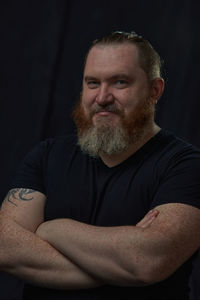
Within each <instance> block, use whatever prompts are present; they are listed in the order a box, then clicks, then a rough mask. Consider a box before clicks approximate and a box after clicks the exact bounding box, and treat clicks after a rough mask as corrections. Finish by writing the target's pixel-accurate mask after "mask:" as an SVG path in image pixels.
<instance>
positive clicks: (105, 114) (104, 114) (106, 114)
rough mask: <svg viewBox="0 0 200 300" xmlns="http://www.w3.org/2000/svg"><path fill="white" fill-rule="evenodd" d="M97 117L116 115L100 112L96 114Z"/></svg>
mask: <svg viewBox="0 0 200 300" xmlns="http://www.w3.org/2000/svg"><path fill="white" fill-rule="evenodd" d="M95 115H98V116H110V115H115V113H113V112H111V111H99V112H97V113H95Z"/></svg>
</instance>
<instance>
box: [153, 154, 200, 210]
mask: <svg viewBox="0 0 200 300" xmlns="http://www.w3.org/2000/svg"><path fill="white" fill-rule="evenodd" d="M167 203H183V204H188V205H192V206H195V207H197V208H200V154H199V153H197V154H192V155H189V156H188V157H187V156H186V157H184V156H183V157H179V158H176V160H174V161H173V162H172V163H170V164H169V165H168V167H167V170H165V171H164V172H163V174H162V176H161V179H160V182H159V184H158V188H157V190H156V192H155V195H154V197H153V201H152V203H151V208H154V207H156V206H159V205H161V204H167Z"/></svg>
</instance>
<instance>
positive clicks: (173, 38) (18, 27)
mask: <svg viewBox="0 0 200 300" xmlns="http://www.w3.org/2000/svg"><path fill="white" fill-rule="evenodd" d="M199 25H200V21H199V1H198V0H196V1H195V0H181V1H178V0H176V1H174V0H168V1H166V0H151V1H149V0H139V1H134V0H132V1H130V0H129V1H128V0H123V1H117V0H110V1H108V0H107V1H105V0H102V1H92V0H84V1H81V0H75V1H73V0H69V1H67V0H29V1H27V0H18V1H16V0H13V1H12V0H1V2H0V38H1V46H0V134H1V148H0V179H1V185H0V202H1V201H2V200H3V198H4V197H5V195H6V193H7V191H8V188H9V183H10V181H11V180H12V177H13V175H14V173H15V171H16V169H17V166H18V164H19V162H20V161H21V159H22V158H23V157H24V155H25V153H26V152H27V151H28V150H29V149H30V148H31V147H32V146H33V145H35V144H36V143H38V142H39V141H41V140H43V139H45V138H47V137H54V136H57V135H62V134H67V133H70V132H72V131H73V130H74V125H73V122H72V119H71V111H72V109H73V107H74V105H75V103H76V100H77V98H78V97H79V93H80V90H81V80H82V66H83V59H84V55H85V53H86V51H87V49H88V46H89V45H90V42H91V41H92V40H93V39H95V38H97V37H100V36H102V35H103V34H106V33H108V32H110V31H115V30H124V31H132V30H133V31H136V32H137V33H138V34H140V35H142V36H144V37H145V38H147V39H148V40H150V41H151V43H152V44H153V46H154V47H155V48H156V49H157V51H158V52H159V54H160V55H161V57H162V58H163V59H164V61H165V69H166V79H167V82H166V89H165V93H164V95H163V97H162V99H161V100H160V101H159V104H158V107H157V115H156V119H157V122H158V124H159V125H160V126H161V127H163V128H167V129H169V130H171V131H173V132H174V133H176V134H177V135H178V136H180V137H182V138H184V139H186V140H187V141H189V142H190V143H193V144H194V145H196V146H198V147H200V128H199V111H200V97H199V86H200V78H199V67H200V55H199V53H200V36H199ZM199 265H200V264H199V260H198V261H197V262H196V264H195V274H196V275H195V276H194V283H195V285H194V286H195V288H194V289H193V292H192V296H191V297H192V299H195V300H196V299H198V296H199V297H200V291H198V285H199V283H200V280H198V277H199V278H200V271H199V269H200V268H199ZM0 287H1V296H0V298H1V299H2V300H14V299H15V300H18V299H20V295H21V289H20V287H21V282H20V281H18V280H16V279H14V278H13V277H11V276H9V275H7V274H3V273H1V274H0ZM2 291H3V292H2ZM195 297H196V298H195Z"/></svg>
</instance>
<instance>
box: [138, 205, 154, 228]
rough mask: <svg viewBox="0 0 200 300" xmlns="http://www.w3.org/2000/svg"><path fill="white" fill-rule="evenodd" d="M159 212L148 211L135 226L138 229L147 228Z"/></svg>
mask: <svg viewBox="0 0 200 300" xmlns="http://www.w3.org/2000/svg"><path fill="white" fill-rule="evenodd" d="M158 214H159V211H158V210H156V209H152V210H150V211H149V212H148V213H147V214H146V215H145V216H144V218H143V219H142V220H141V221H140V222H139V223H137V224H136V226H137V227H140V228H147V227H149V226H150V225H151V224H152V222H153V221H154V220H155V218H156V217H157V216H158Z"/></svg>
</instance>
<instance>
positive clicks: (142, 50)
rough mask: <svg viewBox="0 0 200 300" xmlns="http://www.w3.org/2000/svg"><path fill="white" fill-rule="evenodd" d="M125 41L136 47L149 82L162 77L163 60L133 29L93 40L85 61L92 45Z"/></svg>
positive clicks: (119, 43)
mask: <svg viewBox="0 0 200 300" xmlns="http://www.w3.org/2000/svg"><path fill="white" fill-rule="evenodd" d="M125 43H130V44H133V45H135V46H136V47H137V48H138V50H139V59H140V66H141V68H142V69H143V70H144V71H145V73H146V75H147V78H148V80H149V81H150V82H151V81H152V80H153V79H155V78H157V77H163V76H162V75H163V65H164V62H163V60H161V58H160V56H159V54H158V53H157V52H156V51H155V49H154V48H153V46H152V45H151V44H150V43H149V41H147V40H146V39H144V38H143V37H142V36H139V35H138V34H137V33H135V32H134V31H131V32H124V31H114V32H112V33H110V34H109V35H106V36H104V37H101V38H99V39H96V40H94V41H93V42H92V45H91V46H90V48H89V50H88V53H87V55H86V59H85V63H86V60H87V57H88V54H89V52H90V50H91V49H92V48H93V47H94V46H98V45H102V46H104V45H105V46H107V45H121V44H125Z"/></svg>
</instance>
